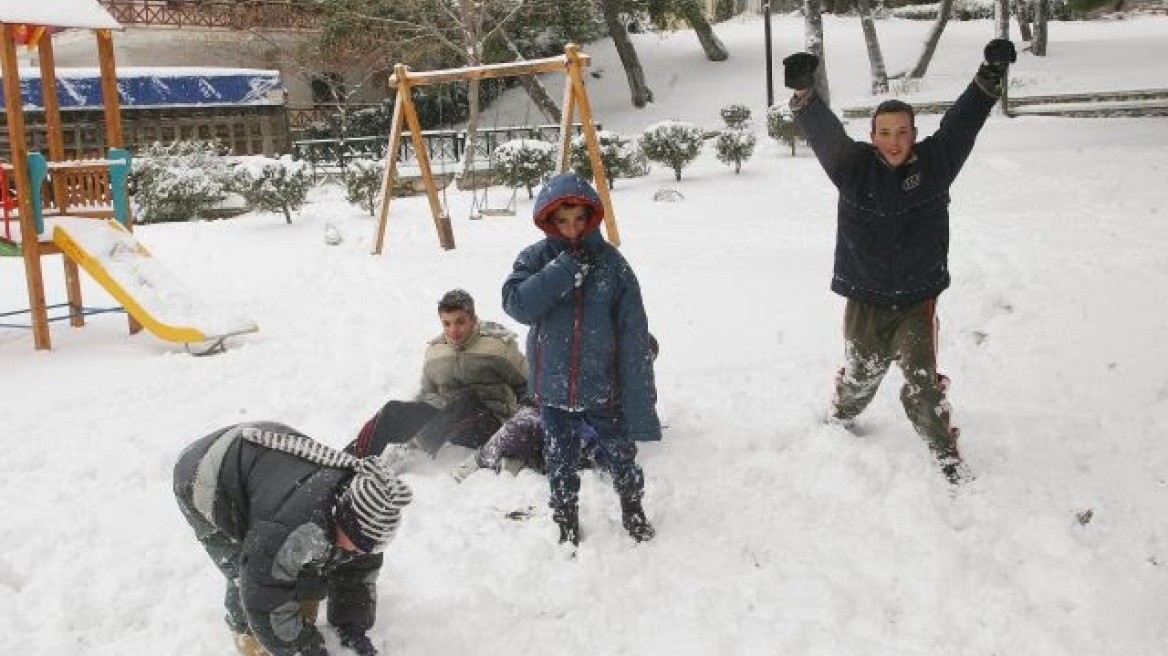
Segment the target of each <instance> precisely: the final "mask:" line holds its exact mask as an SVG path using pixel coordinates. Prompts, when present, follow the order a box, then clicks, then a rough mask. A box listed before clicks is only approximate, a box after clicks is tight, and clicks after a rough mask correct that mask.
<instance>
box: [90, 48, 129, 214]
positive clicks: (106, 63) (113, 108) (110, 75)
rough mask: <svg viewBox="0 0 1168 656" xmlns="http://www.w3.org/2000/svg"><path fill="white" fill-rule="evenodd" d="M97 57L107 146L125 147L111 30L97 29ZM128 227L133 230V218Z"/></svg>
mask: <svg viewBox="0 0 1168 656" xmlns="http://www.w3.org/2000/svg"><path fill="white" fill-rule="evenodd" d="M97 59H98V62H99V63H100V64H101V101H102V105H103V106H104V108H105V146H106V148H124V147H125V145H126V142H125V137H124V136H123V135H122V107H121V100H120V99H119V98H118V73H117V70H116V67H115V66H114V39H113V34H112V33H111V32H110V30H97ZM129 223H130V224H129V225H127V226H126V228H127V229H129V230H132V229H133V225H134V221H133V220H132V219H131V220H130V222H129Z"/></svg>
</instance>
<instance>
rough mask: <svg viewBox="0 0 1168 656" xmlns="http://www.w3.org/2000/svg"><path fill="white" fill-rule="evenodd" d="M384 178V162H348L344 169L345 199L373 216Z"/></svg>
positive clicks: (374, 160)
mask: <svg viewBox="0 0 1168 656" xmlns="http://www.w3.org/2000/svg"><path fill="white" fill-rule="evenodd" d="M384 177H385V160H380V159H351V160H349V162H348V165H347V166H346V167H345V199H346V200H348V201H349V202H350V203H352V204H354V205H360V206H361V207H363V208H365V209H367V210H369V216H373V211H374V210H375V209H376V207H377V196H378V195H379V194H380V193H381V181H382V179H383V178H384Z"/></svg>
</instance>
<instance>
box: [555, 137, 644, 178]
mask: <svg viewBox="0 0 1168 656" xmlns="http://www.w3.org/2000/svg"><path fill="white" fill-rule="evenodd" d="M596 141H597V145H598V147H599V150H600V163H601V164H602V165H603V166H604V175H605V177H606V178H608V188H609V189H612V188H613V186H614V185H615V184H616V179H617V178H636V177H640V176H642V175H646V174H648V173H649V160H648V158H646V157H645V153H643V152H641V148H640V147H639V146H638V145H637V142H635V141H633V140H632V139H631V138H629V137H625V136H621V135H619V134H617V133H616V132H609V131H607V130H599V131H597V133H596ZM569 161H570V162H571V164H572V171H573V172H574V173H575V174H576V175H578V176H580V177H582V178H587V179H589V180H591V179H593V173H592V161H591V160H590V159H589V158H588V144H587V142H586V141H585V139H584V135H582V134H578V135H576V136H575V137H572V142H571V153H570V154H569Z"/></svg>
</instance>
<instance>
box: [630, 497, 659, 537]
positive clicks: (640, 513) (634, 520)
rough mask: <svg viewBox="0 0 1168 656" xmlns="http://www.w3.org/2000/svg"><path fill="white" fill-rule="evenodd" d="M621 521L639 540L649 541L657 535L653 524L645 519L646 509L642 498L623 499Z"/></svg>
mask: <svg viewBox="0 0 1168 656" xmlns="http://www.w3.org/2000/svg"><path fill="white" fill-rule="evenodd" d="M621 523H622V524H624V526H625V530H626V531H628V532H629V535H630V536H632V538H633V539H634V540H636V541H637V542H648V541H649V540H652V539H653V536H654V535H657V531H656V530H655V529H654V528H653V525H652V524H650V523H649V520H647V519H645V510H644V509H643V508H641V500H640V499H621Z"/></svg>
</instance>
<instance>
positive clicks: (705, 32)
mask: <svg viewBox="0 0 1168 656" xmlns="http://www.w3.org/2000/svg"><path fill="white" fill-rule="evenodd" d="M677 13H679V14H681V17H682V18H684V19H685V21H686V22H687V23H689V24H690V27H692V28H693V29H694V33H695V34H697V35H698V41H699V42H700V43H701V44H702V50H704V51H706V59H709V60H710V61H726V59H727V58H729V57H730V53H729V52H728V51H727V50H726V46H725V45H724V44H723V43H722V40H721V39H719V38H718V35H717V34H714V28H713V27H711V26H710V22H709V21H708V20H706V14H705V12H704V11H703V10H702V6H701V5H700V4H699V3H698V2H697V0H681V1H680V2H678V3H677Z"/></svg>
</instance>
